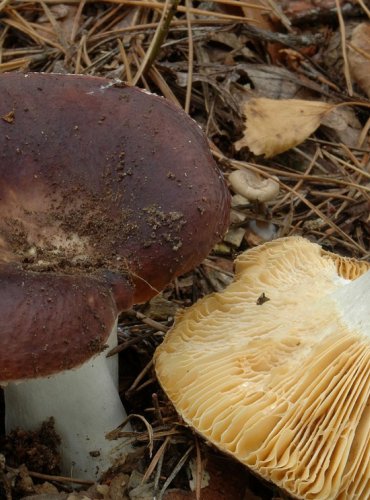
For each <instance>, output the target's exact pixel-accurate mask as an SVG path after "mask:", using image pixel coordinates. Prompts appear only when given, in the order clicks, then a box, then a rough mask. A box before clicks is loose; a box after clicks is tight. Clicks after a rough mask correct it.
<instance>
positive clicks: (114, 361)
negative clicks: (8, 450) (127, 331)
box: [4, 325, 131, 480]
mask: <svg viewBox="0 0 370 500" xmlns="http://www.w3.org/2000/svg"><path fill="white" fill-rule="evenodd" d="M107 344H108V346H109V349H111V348H112V347H114V346H115V345H116V344H117V325H115V327H114V329H113V331H112V332H111V334H110V337H109V339H108V342H107ZM107 352H108V350H106V351H104V352H102V353H101V354H100V355H98V356H96V357H95V358H93V359H92V360H90V361H88V362H87V363H85V364H84V365H82V366H81V367H80V368H76V369H74V370H68V371H65V372H62V373H60V374H57V375H54V376H52V377H48V378H44V379H34V380H30V381H27V382H21V383H9V384H8V385H7V386H6V387H5V388H4V394H5V407H6V416H5V425H6V430H7V432H9V431H10V430H12V429H15V428H16V427H21V428H23V429H29V430H34V429H37V428H38V427H39V426H40V425H41V423H42V422H44V421H45V420H47V419H49V418H50V417H54V419H55V430H56V432H57V433H58V435H59V436H60V437H61V440H62V443H61V446H60V453H61V458H62V466H61V467H62V473H63V474H64V475H68V476H71V477H75V478H82V479H91V480H95V479H98V478H99V476H100V475H101V474H102V473H103V472H104V471H105V470H106V469H108V468H109V467H110V466H111V465H112V464H113V463H114V462H115V461H116V460H117V459H118V458H119V457H120V456H123V457H124V456H125V455H126V454H127V453H128V452H129V451H130V449H131V448H130V446H129V445H128V444H127V443H125V442H124V441H122V440H121V441H111V440H108V439H106V434H107V433H108V432H110V431H112V430H113V429H115V428H116V427H118V426H119V425H120V424H121V423H122V422H123V421H124V420H125V418H126V416H127V415H126V412H125V409H124V407H123V405H122V402H121V400H120V397H119V393H118V357H117V356H113V357H110V358H107V357H106V355H107Z"/></svg>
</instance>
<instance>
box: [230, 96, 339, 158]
mask: <svg viewBox="0 0 370 500" xmlns="http://www.w3.org/2000/svg"><path fill="white" fill-rule="evenodd" d="M335 106H336V105H335V104H328V103H325V102H318V101H303V100H299V99H286V100H285V99H282V100H274V99H266V98H264V97H261V98H256V99H251V100H250V101H248V102H247V103H245V105H244V110H243V112H244V115H245V116H246V119H247V124H246V130H245V132H244V136H243V137H242V138H241V139H239V141H237V142H236V143H235V147H236V149H237V150H239V149H241V148H242V147H244V146H247V147H248V148H249V149H250V150H251V151H252V152H253V153H254V154H255V155H262V154H263V155H265V156H266V158H270V157H271V156H274V155H277V154H279V153H283V152H284V151H287V150H288V149H290V148H293V147H294V146H296V145H297V144H300V143H301V142H303V141H304V140H305V139H307V137H309V136H310V135H311V134H312V132H314V131H315V130H316V129H317V128H318V127H319V125H320V123H321V120H322V118H323V117H324V116H325V114H326V113H328V112H329V111H331V110H332V109H334V108H335Z"/></svg>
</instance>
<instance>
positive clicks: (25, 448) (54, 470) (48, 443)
mask: <svg viewBox="0 0 370 500" xmlns="http://www.w3.org/2000/svg"><path fill="white" fill-rule="evenodd" d="M59 445H60V437H59V436H58V434H57V433H56V431H55V428H54V419H53V418H50V419H49V420H47V421H45V422H43V424H42V425H41V427H40V428H39V429H37V430H35V431H25V430H23V429H19V428H18V429H15V430H13V431H11V432H10V433H9V434H8V435H7V436H5V437H4V438H3V442H2V443H1V452H2V453H3V454H4V455H5V458H6V463H7V465H9V466H11V467H18V466H20V465H22V464H24V465H26V466H27V468H28V469H30V470H32V471H34V472H43V473H46V474H59V473H60V454H59V451H58V448H59Z"/></svg>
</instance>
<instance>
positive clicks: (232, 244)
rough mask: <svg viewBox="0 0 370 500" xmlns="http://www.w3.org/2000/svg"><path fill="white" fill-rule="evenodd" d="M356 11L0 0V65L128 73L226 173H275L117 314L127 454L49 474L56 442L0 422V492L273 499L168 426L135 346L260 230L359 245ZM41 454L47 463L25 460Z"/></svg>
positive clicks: (204, 289) (363, 75)
mask: <svg viewBox="0 0 370 500" xmlns="http://www.w3.org/2000/svg"><path fill="white" fill-rule="evenodd" d="M338 7H339V10H338ZM339 14H341V15H339ZM368 26H369V11H368V9H367V7H366V5H365V4H364V2H362V1H359V2H336V1H335V0H328V1H327V2H325V3H323V4H322V6H321V4H319V5H318V4H317V2H314V3H311V1H310V0H306V1H304V2H302V1H299V2H298V1H295V0H284V2H279V3H278V2H275V1H274V0H269V1H267V0H253V1H252V0H251V1H250V2H241V1H239V0H217V1H215V0H213V1H210V2H193V1H192V0H185V1H183V0H181V1H179V2H177V0H168V1H167V2H165V3H159V2H153V1H147V0H140V1H139V0H127V1H125V2H122V1H120V0H114V1H113V0H112V1H110V2H101V1H97V2H88V1H86V0H82V1H79V0H66V1H64V2H60V1H59V0H45V1H42V0H37V1H34V2H20V1H14V0H1V1H0V72H5V71H22V72H24V71H44V72H58V73H80V74H91V75H97V76H105V77H108V78H112V79H122V80H126V81H127V82H129V83H130V84H133V83H136V84H137V85H138V86H140V87H142V88H145V89H147V90H149V91H151V92H156V93H158V94H161V95H163V96H165V97H166V98H167V99H170V100H171V101H172V102H174V103H175V104H176V105H178V106H181V107H183V108H184V109H185V110H186V111H187V112H188V113H189V114H190V115H191V116H192V117H193V118H194V119H195V120H196V121H197V122H198V123H199V124H200V126H201V127H202V128H203V129H204V131H205V132H206V134H207V136H208V139H209V144H210V147H211V149H212V152H213V154H214V157H215V158H216V160H217V161H218V163H219V166H220V168H221V169H222V171H223V173H224V175H225V177H226V178H228V176H229V174H230V173H231V172H233V171H235V170H247V171H250V172H253V173H254V174H256V175H258V176H259V177H261V178H262V179H269V178H271V179H276V178H277V179H278V182H279V187H280V190H279V193H278V194H277V195H276V197H275V198H274V199H272V200H270V201H268V202H264V203H263V204H261V203H258V202H254V203H250V202H249V201H248V200H246V199H243V197H240V196H239V195H234V197H233V207H232V210H233V212H234V213H233V215H232V218H231V226H230V231H237V237H234V238H231V239H230V238H229V239H225V240H224V241H222V242H220V243H219V244H218V245H217V246H216V247H215V249H214V251H213V252H212V253H211V254H210V255H209V256H208V258H207V259H206V260H205V261H204V262H203V263H202V264H201V265H200V266H198V268H196V269H195V270H194V271H193V272H191V273H188V274H187V275H185V276H181V277H179V278H177V279H176V280H175V281H174V282H173V283H171V284H170V285H169V286H168V287H167V289H166V290H165V291H164V292H162V294H161V295H160V296H159V297H157V298H156V299H155V300H153V301H151V303H150V304H145V305H142V306H138V307H136V308H135V309H134V310H132V311H129V312H127V313H125V314H123V315H122V316H121V318H120V324H119V346H118V349H117V351H116V354H117V355H119V358H120V368H121V369H120V391H121V394H122V397H123V398H124V399H125V406H126V407H127V408H129V409H130V411H131V414H132V415H137V416H138V417H132V426H133V429H134V430H133V431H132V433H130V435H129V436H128V437H129V439H131V440H132V442H133V443H134V444H135V451H134V453H133V454H132V456H128V457H126V459H125V460H124V461H123V463H120V464H117V466H116V468H113V469H112V470H110V471H109V472H108V473H107V474H106V475H105V476H104V477H103V478H102V480H101V482H100V483H99V484H90V483H89V482H86V481H79V480H78V478H75V479H74V480H73V482H72V481H71V479H70V478H65V477H61V476H59V475H58V473H57V466H58V464H57V461H58V453H57V451H55V453H52V455H51V457H52V459H51V458H50V455H49V458H47V457H48V455H47V453H46V452H45V450H44V448H43V446H45V445H44V443H43V441H42V439H41V438H40V433H33V434H31V433H26V432H25V431H22V433H21V434H14V435H13V436H12V435H10V436H8V437H7V438H6V441H5V436H4V435H3V436H2V442H3V444H2V447H1V455H0V497H1V498H4V499H6V500H13V499H19V498H24V499H27V498H28V499H29V500H31V499H34V500H42V499H44V500H45V498H48V499H49V500H52V499H53V500H62V499H63V500H65V499H68V500H79V499H85V500H86V499H103V500H120V499H133V498H139V499H140V500H145V498H158V499H159V498H163V499H165V500H177V499H185V498H186V499H188V498H189V499H190V498H192V499H203V500H204V499H205V500H207V499H208V500H211V499H212V500H239V499H240V500H243V499H244V500H246V499H261V500H270V499H272V498H275V499H277V498H281V499H282V498H285V497H284V494H283V493H282V492H279V491H276V490H275V489H274V488H273V487H271V486H270V485H267V484H265V483H262V482H261V481H259V480H258V478H255V477H254V476H252V475H251V474H249V473H247V472H246V471H245V470H244V469H243V468H242V467H240V466H239V464H236V463H234V462H233V461H231V460H230V459H229V458H227V457H225V456H223V455H222V454H221V453H218V452H217V451H215V450H213V449H210V448H209V447H208V446H207V445H206V444H205V443H203V442H202V441H201V440H200V439H199V438H198V437H197V436H195V435H194V434H193V433H192V432H191V430H190V429H188V428H187V427H186V426H185V425H184V423H183V422H182V421H181V420H180V419H179V417H178V415H176V413H175V411H174V410H173V408H172V406H171V404H170V403H169V402H168V400H167V399H166V397H165V395H164V394H163V393H162V391H161V389H160V387H159V386H158V384H157V382H156V380H155V377H154V373H153V370H152V361H151V360H152V355H153V352H154V350H155V348H156V347H157V346H158V345H159V343H160V342H161V341H162V339H163V337H164V335H165V332H166V331H167V329H168V328H169V327H170V326H171V324H172V322H173V318H174V315H175V314H176V311H178V310H179V309H181V308H183V307H188V306H189V305H191V304H192V303H193V302H195V301H196V300H198V299H199V298H201V297H202V296H204V295H205V294H208V293H210V292H212V291H219V290H222V289H223V288H224V287H225V286H227V284H228V283H230V281H231V279H232V273H233V263H232V262H233V258H234V257H235V256H236V255H237V254H238V253H239V252H240V251H243V250H245V249H247V248H249V247H251V246H254V245H256V244H259V243H261V242H263V241H266V239H270V238H273V237H281V236H288V235H293V234H299V235H304V236H306V237H307V238H309V239H311V240H312V241H316V242H318V243H320V244H321V245H323V246H324V247H325V248H326V249H328V250H332V251H335V252H338V253H341V254H343V255H348V256H355V257H357V258H361V259H366V260H369V239H370V229H369V223H370V218H369V213H370V149H369V142H368V141H369V129H370V118H369V112H368V108H367V107H366V106H368V105H369V101H368V97H369V94H368V88H369V79H368V76H369V74H370V72H369V71H366V69H365V68H367V65H368V62H369V57H370V56H369V45H368V35H367V33H368V29H369V28H368ZM287 102H289V104H287ZM256 103H257V104H256ZM266 103H268V104H267V113H270V114H268V115H267V116H270V117H271V116H272V120H270V118H268V120H267V122H269V123H267V122H266V119H265V120H264V121H263V120H262V121H261V120H260V121H256V119H255V118H256V117H255V116H253V114H252V111H251V109H254V110H256V106H257V112H258V110H259V108H258V106H260V107H261V106H262V110H263V111H264V112H265V113H266ZM302 103H304V104H302ZM343 103H350V104H347V105H346V107H342V106H340V105H341V104H343ZM359 103H360V104H361V106H359V105H358V104H359ZM253 106H254V108H253ZM302 106H303V108H302ZM301 109H303V113H300V112H299V111H300V110H301ZM330 110H332V111H331V112H330V113H329V111H330ZM9 112H10V113H11V109H10V110H9ZM271 113H272V115H271ZM257 115H258V113H257ZM3 119H4V117H3ZM5 119H12V117H11V115H9V116H6V117H5ZM266 123H267V124H268V125H269V127H270V126H272V125H273V124H274V123H275V124H280V125H281V126H280V130H279V133H281V132H282V130H283V129H284V130H287V131H288V133H287V134H288V137H286V136H285V137H283V138H280V137H277V135H276V132H275V131H274V130H273V131H271V130H269V128H266ZM293 132H294V134H293ZM261 141H262V145H261ZM262 155H264V156H262ZM238 196H239V198H238ZM257 226H259V227H268V228H270V231H266V232H265V233H260V234H263V235H264V236H256V234H255V233H253V232H251V228H253V227H257ZM234 234H236V233H234ZM1 415H2V419H3V418H4V415H3V409H2V411H1ZM2 428H3V426H2ZM48 429H49V434H50V435H53V433H52V428H51V427H50V426H49V428H48ZM117 432H119V430H118V431H117ZM41 434H42V433H41ZM20 436H22V438H24V439H23V441H21V440H20ZM55 439H57V437H56V438H55ZM55 442H56V441H55V440H54V441H53V443H55ZM5 443H6V444H5ZM25 443H27V446H26V444H25ZM49 444H50V443H49ZM17 447H18V448H17ZM16 450H18V451H17V452H16V453H15V451H16ZM30 450H31V451H30ZM50 450H51V447H50V446H49V448H48V453H50ZM150 450H152V452H151V451H150ZM27 454H28V455H31V456H32V459H33V461H29V460H27ZM16 456H18V457H19V462H17V461H16ZM45 458H46V460H45ZM45 462H49V463H52V464H53V467H54V468H53V469H52V470H49V469H47V467H44V466H43V467H41V469H40V470H35V469H36V466H35V464H45Z"/></svg>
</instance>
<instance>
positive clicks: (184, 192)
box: [0, 73, 229, 382]
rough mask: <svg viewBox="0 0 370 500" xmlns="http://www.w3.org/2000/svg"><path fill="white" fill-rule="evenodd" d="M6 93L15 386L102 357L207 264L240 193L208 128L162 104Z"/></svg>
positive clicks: (6, 255) (4, 360) (38, 80)
mask: <svg viewBox="0 0 370 500" xmlns="http://www.w3.org/2000/svg"><path fill="white" fill-rule="evenodd" d="M0 94H1V96H2V97H1V100H0V145H1V146H0V315H1V318H2V321H1V323H0V381H1V382H5V381H7V380H15V379H23V378H26V377H35V376H41V375H48V374H51V373H55V372H57V371H59V370H60V369H61V367H63V366H64V367H65V368H71V367H73V366H77V365H79V364H81V363H82V362H83V361H84V360H85V359H88V358H89V357H91V356H92V355H93V354H94V353H98V352H100V351H101V349H102V348H103V346H104V343H105V340H106V338H107V337H108V335H109V333H110V331H111V329H112V327H113V325H114V322H115V320H116V317H117V314H118V312H120V311H122V310H124V309H126V308H128V307H130V306H131V305H132V304H133V303H139V302H144V301H146V300H148V299H149V298H150V297H152V296H153V295H155V294H156V293H157V292H158V291H160V290H161V289H163V288H164V286H166V285H167V284H168V283H169V282H170V281H171V280H172V279H173V278H174V277H175V276H177V275H179V274H182V273H184V272H186V271H188V270H190V269H191V268H193V267H194V266H196V265H197V264H198V263H199V262H200V261H201V260H202V259H203V258H204V257H205V256H206V255H207V254H208V252H209V251H210V249H211V248H212V246H213V245H214V243H215V242H216V241H217V240H218V239H219V238H220V236H221V235H222V234H223V233H224V231H225V230H226V227H227V224H228V213H229V195H228V192H227V189H226V186H225V183H224V180H223V178H222V176H221V174H220V172H219V171H218V170H217V167H216V165H215V162H214V161H213V159H212V157H211V154H210V152H209V148H208V145H207V141H206V139H205V137H204V135H203V133H202V131H201V130H200V128H199V127H198V126H197V125H196V124H195V122H193V121H192V120H191V119H190V118H189V117H188V116H187V115H186V114H185V113H184V112H183V111H181V110H180V109H178V108H176V107H175V106H173V105H172V104H171V103H169V102H168V101H166V100H165V99H163V98H161V97H157V96H154V95H150V94H148V93H146V92H143V91H141V90H139V89H137V88H134V87H128V86H124V85H123V84H119V85H117V84H115V83H113V82H111V81H109V80H106V79H102V78H97V77H88V76H75V75H53V74H41V73H32V74H19V73H7V74H3V75H0ZM67 346H68V347H67ZM9 353H12V354H11V355H9ZM71 353H72V354H71ZM52 359H53V360H52Z"/></svg>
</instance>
